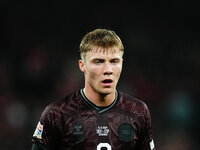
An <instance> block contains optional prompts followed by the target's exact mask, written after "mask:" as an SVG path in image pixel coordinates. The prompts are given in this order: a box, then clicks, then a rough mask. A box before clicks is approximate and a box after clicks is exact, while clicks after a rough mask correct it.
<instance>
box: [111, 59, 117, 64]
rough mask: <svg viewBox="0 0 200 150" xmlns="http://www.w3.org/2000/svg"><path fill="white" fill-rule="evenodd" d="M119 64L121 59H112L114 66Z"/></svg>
mask: <svg viewBox="0 0 200 150" xmlns="http://www.w3.org/2000/svg"><path fill="white" fill-rule="evenodd" d="M118 62H119V59H112V60H111V63H113V64H116V63H118Z"/></svg>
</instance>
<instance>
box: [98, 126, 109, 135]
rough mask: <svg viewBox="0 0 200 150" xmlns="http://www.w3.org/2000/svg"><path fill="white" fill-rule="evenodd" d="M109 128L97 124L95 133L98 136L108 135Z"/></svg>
mask: <svg viewBox="0 0 200 150" xmlns="http://www.w3.org/2000/svg"><path fill="white" fill-rule="evenodd" d="M108 133H109V129H108V127H107V126H98V127H97V134H98V135H99V136H108Z"/></svg>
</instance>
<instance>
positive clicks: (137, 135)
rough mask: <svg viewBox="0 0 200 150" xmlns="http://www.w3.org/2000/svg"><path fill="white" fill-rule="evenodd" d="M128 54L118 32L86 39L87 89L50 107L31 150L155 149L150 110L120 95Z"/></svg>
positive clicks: (100, 32)
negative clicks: (124, 61)
mask: <svg viewBox="0 0 200 150" xmlns="http://www.w3.org/2000/svg"><path fill="white" fill-rule="evenodd" d="M123 53H124V47H123V44H122V42H121V40H120V38H119V37H118V36H117V35H116V33H115V32H114V31H111V30H106V29H96V30H94V31H92V32H89V33H88V34H86V35H85V37H84V38H83V39H82V41H81V44H80V55H81V59H80V60H79V67H80V70H81V71H82V72H83V73H84V76H85V86H84V88H83V89H81V90H78V91H76V92H73V93H71V94H69V95H67V96H66V97H65V98H64V99H61V100H59V101H56V102H54V103H52V104H50V105H49V106H47V108H46V109H45V111H44V112H43V114H42V116H41V118H40V121H39V123H38V125H37V127H36V130H35V133H34V134H33V140H32V141H33V146H32V150H155V147H154V143H153V139H152V131H151V118H150V113H149V110H148V108H147V106H146V105H145V103H144V102H142V101H140V100H138V99H136V98H133V97H131V96H129V95H127V94H125V93H122V92H120V91H117V90H116V86H117V82H118V80H119V77H120V74H121V71H122V63H123Z"/></svg>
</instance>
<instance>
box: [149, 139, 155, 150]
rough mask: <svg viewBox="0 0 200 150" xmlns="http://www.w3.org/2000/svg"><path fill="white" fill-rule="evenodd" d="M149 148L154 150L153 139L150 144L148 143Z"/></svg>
mask: <svg viewBox="0 0 200 150" xmlns="http://www.w3.org/2000/svg"><path fill="white" fill-rule="evenodd" d="M150 148H151V150H153V149H154V142H153V139H152V140H151V142H150Z"/></svg>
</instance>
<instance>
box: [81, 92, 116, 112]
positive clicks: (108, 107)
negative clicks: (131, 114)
mask: <svg viewBox="0 0 200 150" xmlns="http://www.w3.org/2000/svg"><path fill="white" fill-rule="evenodd" d="M80 93H81V96H82V97H83V99H84V100H85V101H86V102H87V103H88V104H89V105H90V106H91V107H92V108H94V109H95V110H97V111H98V113H99V114H101V113H103V112H105V111H107V110H110V109H111V108H112V107H113V106H114V105H115V104H116V102H117V98H118V92H117V90H116V92H115V99H114V101H113V102H112V103H111V104H110V105H109V106H106V107H105V108H103V107H98V106H97V105H95V104H94V103H92V102H91V101H90V100H89V99H88V98H87V97H86V96H85V94H84V92H83V89H81V90H80Z"/></svg>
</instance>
